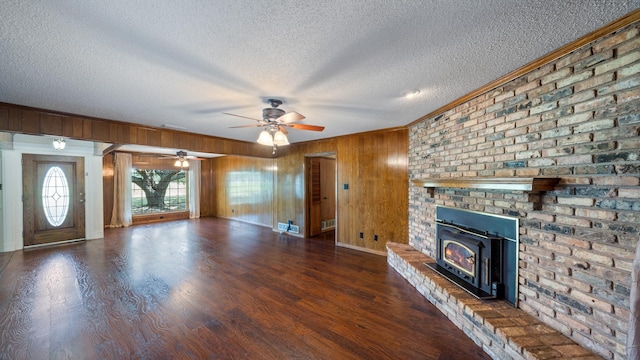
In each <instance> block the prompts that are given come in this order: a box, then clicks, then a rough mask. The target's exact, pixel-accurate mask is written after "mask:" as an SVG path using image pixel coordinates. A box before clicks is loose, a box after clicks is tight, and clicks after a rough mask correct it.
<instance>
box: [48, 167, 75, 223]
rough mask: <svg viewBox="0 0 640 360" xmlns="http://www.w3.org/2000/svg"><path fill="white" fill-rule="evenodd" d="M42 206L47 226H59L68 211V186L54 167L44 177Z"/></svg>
mask: <svg viewBox="0 0 640 360" xmlns="http://www.w3.org/2000/svg"><path fill="white" fill-rule="evenodd" d="M42 206H43V207H44V214H45V216H46V217H47V221H48V222H49V224H51V225H53V226H56V227H57V226H60V225H62V223H63V222H64V219H65V218H66V217H67V212H68V211H69V184H68V183H67V177H66V176H64V172H63V171H62V169H61V168H59V167H57V166H54V167H52V168H51V169H49V171H47V174H46V175H45V176H44V183H43V184H42Z"/></svg>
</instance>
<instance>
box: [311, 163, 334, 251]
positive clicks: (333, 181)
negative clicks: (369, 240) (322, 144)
mask: <svg viewBox="0 0 640 360" xmlns="http://www.w3.org/2000/svg"><path fill="white" fill-rule="evenodd" d="M318 157H320V158H332V159H334V160H335V161H336V163H335V167H336V168H335V178H334V180H333V183H334V189H335V191H334V192H335V219H336V225H335V228H334V239H333V241H334V243H335V244H338V226H340V223H339V221H338V155H337V153H336V152H335V151H330V152H322V153H314V154H305V155H304V236H305V237H307V238H308V237H309V236H310V233H311V214H310V207H311V197H310V194H309V189H310V184H311V179H310V174H309V172H310V166H309V159H310V158H318Z"/></svg>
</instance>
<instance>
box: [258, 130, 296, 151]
mask: <svg viewBox="0 0 640 360" xmlns="http://www.w3.org/2000/svg"><path fill="white" fill-rule="evenodd" d="M257 141H258V144H260V145H266V146H273V153H272V154H275V153H276V149H277V148H278V146H285V145H289V139H287V135H286V134H285V133H284V132H283V131H282V130H280V127H279V126H277V125H272V126H269V128H267V129H265V130H262V131H261V132H260V136H258V140H257Z"/></svg>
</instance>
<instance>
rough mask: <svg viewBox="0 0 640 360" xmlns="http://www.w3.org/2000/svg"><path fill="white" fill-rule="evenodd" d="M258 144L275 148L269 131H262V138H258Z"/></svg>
mask: <svg viewBox="0 0 640 360" xmlns="http://www.w3.org/2000/svg"><path fill="white" fill-rule="evenodd" d="M258 144H260V145H267V146H273V137H272V136H271V134H269V132H268V131H267V130H262V132H261V133H260V136H259V137H258Z"/></svg>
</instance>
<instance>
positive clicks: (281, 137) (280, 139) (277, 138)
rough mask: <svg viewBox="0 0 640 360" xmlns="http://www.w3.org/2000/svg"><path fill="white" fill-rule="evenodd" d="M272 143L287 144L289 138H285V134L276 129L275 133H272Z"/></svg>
mask: <svg viewBox="0 0 640 360" xmlns="http://www.w3.org/2000/svg"><path fill="white" fill-rule="evenodd" d="M273 144H274V145H278V146H284V145H289V139H287V135H285V134H284V133H283V132H282V131H276V133H275V134H273Z"/></svg>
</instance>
